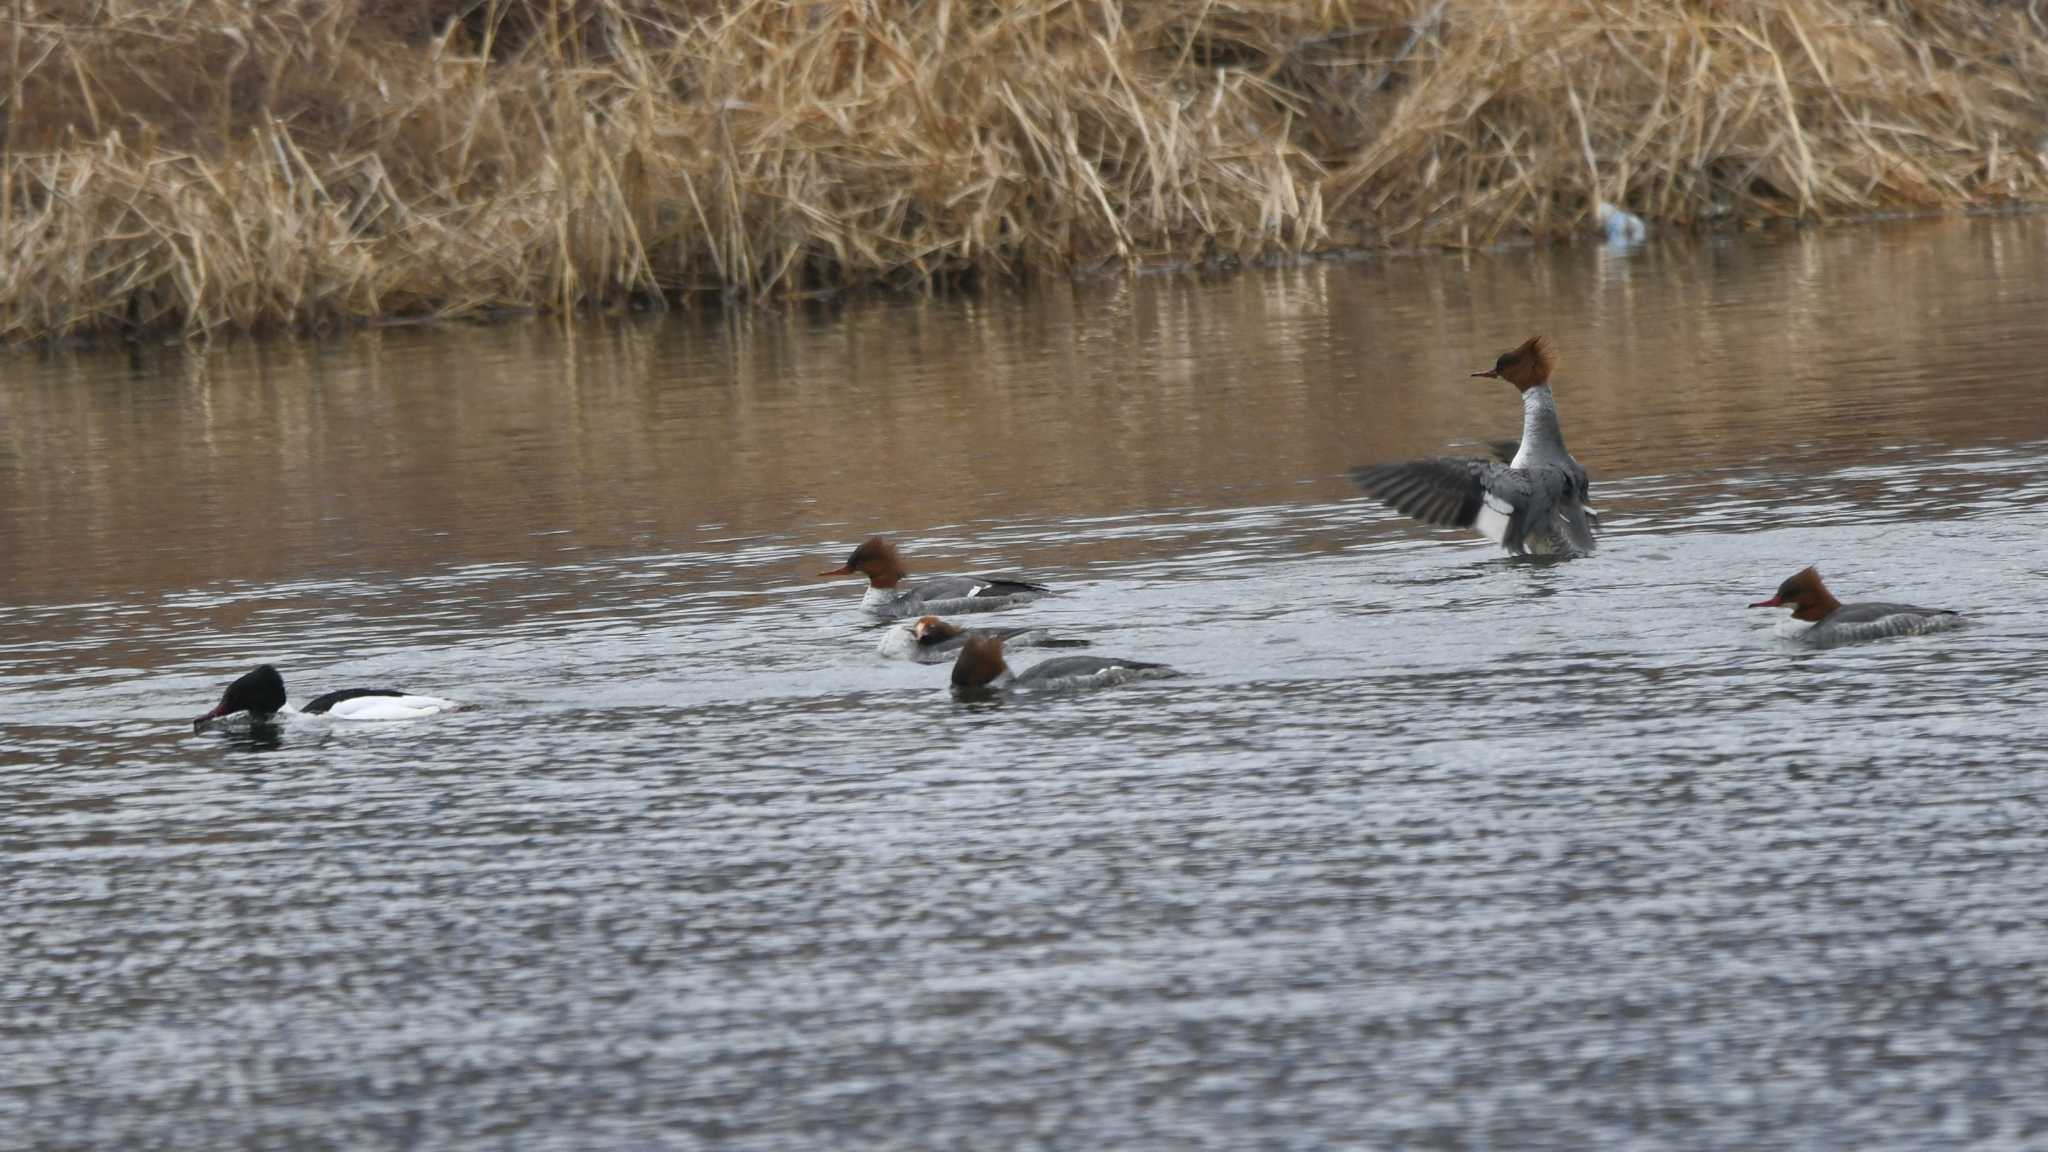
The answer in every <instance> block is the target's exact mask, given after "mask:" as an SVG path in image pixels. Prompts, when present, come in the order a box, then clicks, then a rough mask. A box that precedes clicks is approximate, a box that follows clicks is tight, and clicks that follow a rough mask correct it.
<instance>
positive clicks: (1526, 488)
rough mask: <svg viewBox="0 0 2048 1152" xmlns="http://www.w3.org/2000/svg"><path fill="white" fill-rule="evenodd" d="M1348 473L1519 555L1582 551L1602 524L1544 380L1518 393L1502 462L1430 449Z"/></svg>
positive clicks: (1396, 501)
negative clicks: (1516, 422) (1508, 456)
mask: <svg viewBox="0 0 2048 1152" xmlns="http://www.w3.org/2000/svg"><path fill="white" fill-rule="evenodd" d="M1351 479H1352V482H1353V483H1355V484H1357V485H1358V487H1359V488H1361V489H1363V490H1364V491H1365V492H1366V493H1367V494H1368V495H1371V496H1373V497H1376V498H1377V499H1379V500H1380V501H1381V502H1383V503H1385V504H1386V505H1387V506H1388V507H1390V508H1393V509H1395V510H1396V511H1398V512H1401V513H1403V514H1405V515H1408V516H1413V517H1415V518H1416V519H1418V520H1421V521H1423V522H1424V523H1428V524H1435V525H1437V526H1438V527H1442V528H1472V529H1476V530H1477V531H1478V532H1479V533H1480V534H1481V535H1484V536H1485V537H1487V538H1488V539H1490V540H1493V541H1494V542H1495V543H1497V544H1499V545H1500V546H1501V547H1503V548H1505V549H1507V550H1508V551H1509V552H1511V553H1513V554H1516V555H1523V554H1536V555H1567V556H1582V555H1585V554H1587V553H1590V552H1592V551H1593V549H1594V546H1595V542H1594V538H1593V534H1594V532H1595V531H1597V530H1598V528H1599V526H1600V520H1599V517H1598V515H1597V514H1596V513H1594V511H1593V510H1592V509H1591V508H1589V507H1587V506H1586V497H1587V494H1588V492H1589V491H1590V488H1591V485H1590V483H1589V481H1588V479H1587V477H1586V470H1585V469H1584V468H1583V467H1580V465H1579V462H1578V461H1577V460H1575V459H1573V458H1572V454H1571V453H1570V452H1568V451H1566V450H1565V446H1564V434H1563V432H1562V431H1561V430H1560V429H1559V427H1558V422H1557V403H1556V401H1555V400H1554V399H1553V398H1552V396H1551V392H1550V387H1549V386H1548V385H1537V386H1536V387H1533V388H1529V389H1526V390H1525V391H1524V392H1523V393H1522V439H1521V442H1520V443H1519V444H1518V445H1516V447H1515V451H1514V456H1513V459H1512V460H1510V461H1509V462H1508V463H1506V464H1502V463H1499V462H1497V461H1493V460H1479V459H1461V458H1458V457H1452V456H1431V457H1425V458H1423V459H1420V460H1409V461H1404V462H1402V463H1399V464H1378V465H1368V466H1366V467H1363V468H1356V469H1353V470H1352V473H1351Z"/></svg>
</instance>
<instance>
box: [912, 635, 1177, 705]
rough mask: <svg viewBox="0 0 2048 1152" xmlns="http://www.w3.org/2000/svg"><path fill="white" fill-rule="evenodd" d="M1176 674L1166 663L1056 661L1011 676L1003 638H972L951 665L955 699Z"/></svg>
mask: <svg viewBox="0 0 2048 1152" xmlns="http://www.w3.org/2000/svg"><path fill="white" fill-rule="evenodd" d="M1176 675H1179V673H1177V672H1175V671H1174V670H1173V669H1171V668H1168V667H1167V666H1166V665H1164V664H1148V663H1146V662H1144V661H1142V660H1122V659H1118V658H1116V657H1114V656H1055V657H1054V658H1052V659H1051V660H1041V661H1040V662H1038V663H1036V664H1033V665H1032V666H1031V667H1029V668H1026V669H1025V670H1024V671H1022V672H1012V671H1010V666H1009V665H1008V664H1006V663H1004V662H1003V640H1002V637H1000V636H990V635H988V634H986V633H973V634H970V635H969V636H968V637H967V640H966V642H965V643H963V644H962V645H961V646H960V658H959V659H958V660H955V661H954V662H953V694H954V695H956V696H976V695H987V694H992V693H996V692H1015V691H1050V690H1059V689H1067V688H1100V687H1106V686H1108V685H1111V684H1123V683H1126V682H1128V681H1131V680H1151V679H1158V678H1161V677H1165V676H1176Z"/></svg>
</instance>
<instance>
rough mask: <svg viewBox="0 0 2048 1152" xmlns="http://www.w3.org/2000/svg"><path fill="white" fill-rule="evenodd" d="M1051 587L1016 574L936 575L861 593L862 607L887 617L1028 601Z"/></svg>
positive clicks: (979, 609)
mask: <svg viewBox="0 0 2048 1152" xmlns="http://www.w3.org/2000/svg"><path fill="white" fill-rule="evenodd" d="M1051 591H1052V589H1050V588H1047V587H1046V586H1045V585H1043V584H1033V583H1031V582H1029V581H1026V580H1019V579H1017V578H1016V577H1014V576H933V577H931V578H929V579H925V580H918V581H915V582H909V581H906V582H905V583H903V584H902V585H899V586H898V587H895V588H875V587H870V588H869V589H868V590H867V593H866V595H864V596H862V597H861V607H862V608H864V609H866V610H867V612H868V614H869V615H871V616H879V617H881V618H882V619H884V620H901V619H905V618H907V617H912V616H950V615H955V614H957V613H961V612H992V611H995V610H997V609H1001V608H1010V607H1014V606H1015V605H1018V604H1028V603H1030V602H1031V601H1033V600H1036V599H1038V598H1039V597H1041V596H1045V595H1049V594H1050V593H1051Z"/></svg>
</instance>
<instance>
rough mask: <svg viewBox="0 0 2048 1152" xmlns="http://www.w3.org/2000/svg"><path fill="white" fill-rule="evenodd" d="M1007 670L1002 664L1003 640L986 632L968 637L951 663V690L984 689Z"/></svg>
mask: <svg viewBox="0 0 2048 1152" xmlns="http://www.w3.org/2000/svg"><path fill="white" fill-rule="evenodd" d="M1006 671H1008V668H1007V667H1006V666H1005V665H1004V663H1003V639H1002V637H1000V636H991V635H989V634H988V633H986V632H982V633H977V634H976V635H973V636H969V637H968V638H967V643H966V644H964V645H962V646H961V648H960V658H959V659H958V660H955V661H953V688H954V690H955V691H959V690H962V689H973V688H986V687H988V685H989V684H990V683H991V682H993V681H994V680H995V679H996V677H998V676H1001V675H1002V674H1003V673H1004V672H1006Z"/></svg>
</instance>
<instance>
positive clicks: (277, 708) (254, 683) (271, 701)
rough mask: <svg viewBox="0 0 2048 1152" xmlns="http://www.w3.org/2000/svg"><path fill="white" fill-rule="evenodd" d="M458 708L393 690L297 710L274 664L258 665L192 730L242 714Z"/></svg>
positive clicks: (389, 713)
mask: <svg viewBox="0 0 2048 1152" xmlns="http://www.w3.org/2000/svg"><path fill="white" fill-rule="evenodd" d="M454 707H455V702H454V701H452V700H443V699H441V698H440V697H439V696H408V695H406V694H405V693H403V692H396V691H393V690H391V689H389V688H344V689H342V690H341V691H339V692H329V693H328V694H327V695H325V696H315V697H314V698H313V701H312V702H311V703H309V704H307V705H306V706H305V707H304V708H299V709H294V708H292V707H291V706H289V705H287V704H286V703H285V701H284V677H283V676H280V675H278V672H277V669H275V668H273V667H271V666H270V665H268V664H258V665H257V666H256V668H255V670H254V671H251V672H247V673H245V674H243V675H242V676H241V677H239V678H237V679H236V680H235V682H234V683H232V684H230V685H228V690H227V691H225V692H223V693H221V694H220V703H219V704H218V705H216V706H215V707H214V709H213V711H211V712H208V713H207V714H206V715H204V716H201V717H198V718H197V719H195V720H193V721H192V730H193V731H194V732H201V731H204V730H205V729H206V727H207V726H208V725H210V724H212V723H213V722H214V721H216V720H219V719H221V718H222V717H226V716H233V715H235V714H236V713H238V712H246V713H248V714H249V720H250V722H251V723H255V724H267V723H270V721H271V718H272V717H274V716H276V715H277V714H278V713H279V712H293V711H297V712H302V713H304V714H306V715H309V716H332V717H334V718H335V719H337V720H416V719H418V718H420V717H422V716H432V715H433V714H434V713H436V712H446V711H449V710H451V709H453V708H454Z"/></svg>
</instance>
